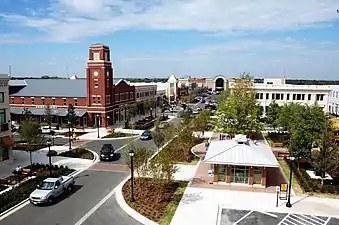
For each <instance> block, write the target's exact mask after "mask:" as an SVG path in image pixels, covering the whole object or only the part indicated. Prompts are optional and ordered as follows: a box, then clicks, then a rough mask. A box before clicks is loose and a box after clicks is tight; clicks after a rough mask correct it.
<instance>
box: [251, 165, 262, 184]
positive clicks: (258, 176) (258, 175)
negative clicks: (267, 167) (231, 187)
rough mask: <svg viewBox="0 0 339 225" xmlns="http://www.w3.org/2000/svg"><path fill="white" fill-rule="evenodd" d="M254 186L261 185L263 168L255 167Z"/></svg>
mask: <svg viewBox="0 0 339 225" xmlns="http://www.w3.org/2000/svg"><path fill="white" fill-rule="evenodd" d="M253 184H261V167H254V175H253Z"/></svg>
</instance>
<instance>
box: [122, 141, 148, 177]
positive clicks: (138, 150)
mask: <svg viewBox="0 0 339 225" xmlns="http://www.w3.org/2000/svg"><path fill="white" fill-rule="evenodd" d="M130 150H133V151H134V156H133V166H134V168H135V171H136V173H137V175H138V177H145V176H146V175H147V168H148V164H149V160H148V159H149V158H150V157H151V156H152V154H153V152H152V150H151V149H149V148H145V147H140V146H136V145H134V144H129V145H128V146H127V150H126V151H123V155H122V157H123V159H124V160H125V162H126V163H127V165H128V166H129V167H131V157H130V156H129V151H130Z"/></svg>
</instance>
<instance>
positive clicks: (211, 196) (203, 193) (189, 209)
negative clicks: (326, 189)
mask: <svg viewBox="0 0 339 225" xmlns="http://www.w3.org/2000/svg"><path fill="white" fill-rule="evenodd" d="M291 203H292V204H293V206H292V208H287V207H286V206H285V205H286V201H279V206H278V207H276V194H270V193H258V192H244V191H233V190H216V189H207V188H193V187H187V188H186V191H185V193H184V196H183V197H182V199H181V201H180V204H179V206H178V208H177V210H176V212H175V215H174V217H173V220H172V222H171V225H182V224H195V225H206V224H215V222H216V219H217V215H218V208H220V207H221V208H231V209H242V210H256V211H260V212H286V213H292V212H293V213H301V214H310V215H317V216H329V217H338V215H339V213H338V212H339V200H337V199H328V198H316V197H302V196H293V197H291ZM187 215H190V216H187Z"/></svg>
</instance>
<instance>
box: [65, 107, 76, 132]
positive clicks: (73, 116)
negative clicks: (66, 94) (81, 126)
mask: <svg viewBox="0 0 339 225" xmlns="http://www.w3.org/2000/svg"><path fill="white" fill-rule="evenodd" d="M66 117H67V120H68V122H70V124H71V128H74V126H77V125H78V123H79V120H78V116H77V115H76V113H75V109H74V106H73V105H72V104H69V105H68V109H67V115H66Z"/></svg>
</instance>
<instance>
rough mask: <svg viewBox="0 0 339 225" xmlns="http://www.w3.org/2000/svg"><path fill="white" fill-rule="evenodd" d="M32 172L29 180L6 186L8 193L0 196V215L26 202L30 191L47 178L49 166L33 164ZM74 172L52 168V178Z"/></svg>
mask: <svg viewBox="0 0 339 225" xmlns="http://www.w3.org/2000/svg"><path fill="white" fill-rule="evenodd" d="M32 170H33V171H34V174H35V176H33V177H32V178H31V179H26V180H23V181H22V182H21V183H18V184H16V185H15V186H8V187H7V188H8V189H9V190H8V191H6V192H4V193H2V194H1V195H0V215H1V213H3V212H5V211H6V210H8V209H10V208H12V207H14V206H16V205H17V204H19V203H21V202H22V201H24V200H26V199H27V198H28V197H29V195H30V194H31V193H32V191H34V190H35V188H36V186H37V184H39V183H41V182H42V181H43V180H44V179H46V178H47V177H49V166H48V165H43V164H33V166H32ZM74 171H75V170H73V169H69V168H67V167H63V166H60V167H59V166H53V177H59V176H62V175H69V174H71V173H72V172H74Z"/></svg>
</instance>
